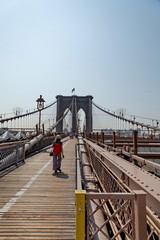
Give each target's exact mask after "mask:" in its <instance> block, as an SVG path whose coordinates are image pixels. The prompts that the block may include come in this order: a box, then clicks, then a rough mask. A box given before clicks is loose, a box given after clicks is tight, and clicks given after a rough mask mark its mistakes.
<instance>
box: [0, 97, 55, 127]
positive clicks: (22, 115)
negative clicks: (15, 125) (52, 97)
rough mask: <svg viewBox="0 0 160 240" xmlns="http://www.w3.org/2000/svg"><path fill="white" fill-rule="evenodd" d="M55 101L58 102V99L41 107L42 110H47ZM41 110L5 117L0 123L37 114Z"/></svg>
mask: <svg viewBox="0 0 160 240" xmlns="http://www.w3.org/2000/svg"><path fill="white" fill-rule="evenodd" d="M55 103H57V101H55V102H54V103H51V104H50V105H48V106H46V107H44V108H42V109H41V111H43V110H46V109H47V108H49V107H51V106H52V105H54V104H55ZM37 112H39V110H35V111H33V112H30V113H25V114H21V115H18V116H15V117H11V118H5V119H1V120H0V123H4V122H8V121H12V120H15V119H17V118H22V117H26V116H29V115H32V114H35V113H37Z"/></svg>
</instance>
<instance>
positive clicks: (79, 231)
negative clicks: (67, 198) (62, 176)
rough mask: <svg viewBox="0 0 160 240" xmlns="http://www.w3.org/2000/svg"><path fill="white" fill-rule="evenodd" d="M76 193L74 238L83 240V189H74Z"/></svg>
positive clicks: (84, 196) (84, 194)
mask: <svg viewBox="0 0 160 240" xmlns="http://www.w3.org/2000/svg"><path fill="white" fill-rule="evenodd" d="M75 194H76V240H85V198H86V191H85V190H75Z"/></svg>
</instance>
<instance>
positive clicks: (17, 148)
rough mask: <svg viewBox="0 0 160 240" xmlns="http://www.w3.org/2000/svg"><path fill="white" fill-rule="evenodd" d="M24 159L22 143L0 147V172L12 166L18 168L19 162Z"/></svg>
mask: <svg viewBox="0 0 160 240" xmlns="http://www.w3.org/2000/svg"><path fill="white" fill-rule="evenodd" d="M24 159H25V154H24V142H20V143H14V144H13V143H12V144H2V145H1V146H0V171H2V170H4V169H6V168H7V167H9V166H12V165H16V166H18V164H19V162H21V161H24Z"/></svg>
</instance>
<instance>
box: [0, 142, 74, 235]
mask: <svg viewBox="0 0 160 240" xmlns="http://www.w3.org/2000/svg"><path fill="white" fill-rule="evenodd" d="M66 144H67V145H66V146H65V143H64V154H65V158H64V159H63V162H62V170H63V172H62V173H60V174H58V175H57V176H53V175H52V161H51V160H50V157H49V150H48V152H46V151H44V152H41V153H38V154H36V155H34V156H32V157H30V158H28V159H26V164H24V165H23V166H21V167H20V168H18V169H15V170H14V171H13V172H11V173H9V174H8V175H6V176H4V177H3V178H1V179H0V193H1V196H0V208H1V210H0V240H1V239H9V240H14V239H16V240H23V239H28V240H30V239H35V240H36V239H38V240H45V239H47V240H50V239H53V240H54V239H66V240H67V239H68V240H73V239H75V193H74V190H75V173H76V171H75V152H74V150H75V144H76V140H75V139H71V140H69V141H68V142H67V143H66ZM47 164H48V165H47ZM44 166H46V167H44ZM7 207H9V208H8V210H6V209H7ZM2 211H4V212H2Z"/></svg>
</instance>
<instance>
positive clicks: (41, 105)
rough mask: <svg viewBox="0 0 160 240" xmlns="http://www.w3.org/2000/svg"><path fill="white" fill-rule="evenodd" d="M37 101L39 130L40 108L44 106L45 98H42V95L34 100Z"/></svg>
mask: <svg viewBox="0 0 160 240" xmlns="http://www.w3.org/2000/svg"><path fill="white" fill-rule="evenodd" d="M36 102H37V109H38V111H39V131H40V129H41V110H42V109H43V108H44V102H45V100H44V99H43V98H42V95H40V97H39V98H38V99H37V100H36Z"/></svg>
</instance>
